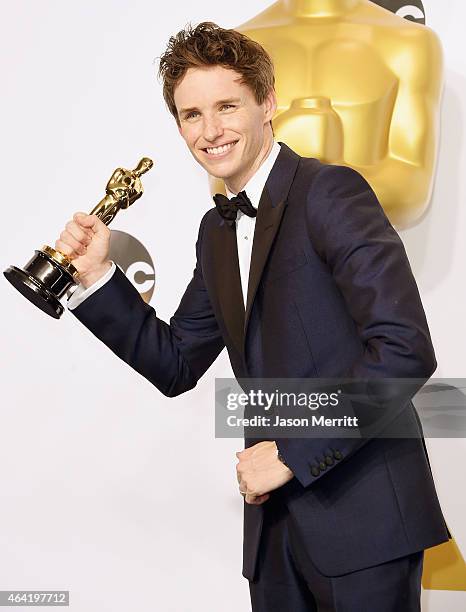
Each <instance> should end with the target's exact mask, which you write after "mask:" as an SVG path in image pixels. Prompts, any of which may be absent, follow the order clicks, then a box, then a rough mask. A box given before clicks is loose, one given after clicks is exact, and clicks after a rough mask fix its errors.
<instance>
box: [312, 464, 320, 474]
mask: <svg viewBox="0 0 466 612" xmlns="http://www.w3.org/2000/svg"><path fill="white" fill-rule="evenodd" d="M311 474H312V475H313V476H318V475H319V474H320V470H319V468H318V467H317V466H316V465H313V466H312V467H311Z"/></svg>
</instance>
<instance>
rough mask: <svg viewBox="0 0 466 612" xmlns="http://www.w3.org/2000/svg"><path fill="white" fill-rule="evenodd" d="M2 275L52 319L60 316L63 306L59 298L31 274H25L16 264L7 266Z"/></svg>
mask: <svg viewBox="0 0 466 612" xmlns="http://www.w3.org/2000/svg"><path fill="white" fill-rule="evenodd" d="M3 275H4V277H5V278H6V279H7V280H8V281H9V282H10V283H11V284H12V285H13V287H15V288H16V289H17V290H18V291H19V292H20V293H21V294H22V295H24V297H25V298H27V299H28V300H29V301H30V302H32V303H33V304H34V305H35V306H37V307H38V308H40V309H41V310H42V311H43V312H45V313H47V314H48V315H50V316H51V317H53V318H54V319H59V318H60V317H61V315H62V314H63V311H64V308H63V306H62V305H61V303H60V302H59V300H58V299H57V298H56V297H55V295H54V294H53V293H52V292H51V291H49V290H48V289H47V288H46V287H45V286H44V285H40V284H39V283H38V282H37V280H36V279H35V278H34V277H33V276H30V275H29V274H26V272H25V271H24V270H21V268H17V267H16V266H9V267H8V268H7V269H6V270H5V271H4V272H3Z"/></svg>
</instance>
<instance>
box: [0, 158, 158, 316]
mask: <svg viewBox="0 0 466 612" xmlns="http://www.w3.org/2000/svg"><path fill="white" fill-rule="evenodd" d="M152 166H153V162H152V160H151V159H149V158H148V157H143V158H142V159H141V161H140V162H139V164H138V165H137V166H136V168H135V169H134V170H125V169H124V168H117V169H116V170H115V171H114V173H113V174H112V176H111V177H110V180H109V181H108V183H107V186H106V188H105V192H106V195H105V197H104V198H103V199H102V200H101V201H100V202H99V203H98V204H97V205H96V206H95V207H94V208H93V209H92V210H91V212H90V213H89V214H91V215H96V216H97V217H99V219H100V220H101V221H102V222H103V223H105V225H108V224H109V223H110V222H111V221H112V219H113V218H114V217H115V215H116V214H117V213H118V211H119V210H121V209H122V208H128V207H129V206H131V204H133V203H134V202H135V201H136V200H137V199H139V198H140V197H141V196H142V194H143V191H144V190H143V187H142V182H141V179H140V177H141V175H142V174H144V173H145V172H147V171H148V170H150V169H151V168H152ZM3 274H4V276H5V278H6V279H7V280H8V281H9V282H10V283H11V284H12V285H13V287H15V288H16V289H17V290H18V291H19V292H20V293H22V294H23V295H24V297H26V298H27V299H28V300H29V301H30V302H32V303H33V304H35V305H36V306H37V307H38V308H40V309H41V310H43V311H44V312H45V313H47V314H48V315H50V316H51V317H53V318H55V319H59V318H60V317H61V315H62V314H63V311H64V308H63V306H62V304H61V303H60V298H62V297H63V296H64V295H65V293H66V292H67V291H68V289H70V287H72V286H73V285H77V284H78V283H79V272H78V271H77V270H76V268H75V267H74V266H73V264H72V262H71V260H70V259H69V257H67V256H66V255H64V254H63V253H61V252H60V251H57V250H55V249H53V248H52V247H50V246H48V245H44V246H43V247H42V249H41V250H40V251H39V250H36V251H35V255H33V257H32V258H31V259H30V260H29V261H28V263H27V264H26V265H25V266H24V268H22V269H21V268H17V267H16V266H9V267H8V268H7V269H6V270H5V271H4V272H3Z"/></svg>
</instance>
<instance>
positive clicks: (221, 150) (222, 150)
mask: <svg viewBox="0 0 466 612" xmlns="http://www.w3.org/2000/svg"><path fill="white" fill-rule="evenodd" d="M234 144H236V143H235V142H229V143H228V144H226V145H223V146H222V147H207V149H206V151H207V153H208V154H209V155H220V153H225V152H226V151H228V150H229V149H231V147H232V146H233V145H234Z"/></svg>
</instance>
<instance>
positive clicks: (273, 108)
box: [264, 89, 277, 123]
mask: <svg viewBox="0 0 466 612" xmlns="http://www.w3.org/2000/svg"><path fill="white" fill-rule="evenodd" d="M264 110H265V115H264V123H268V122H269V121H272V119H273V118H274V116H275V113H276V112H277V96H276V94H275V90H274V89H271V90H270V91H269V93H268V94H267V97H266V98H265V100H264Z"/></svg>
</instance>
